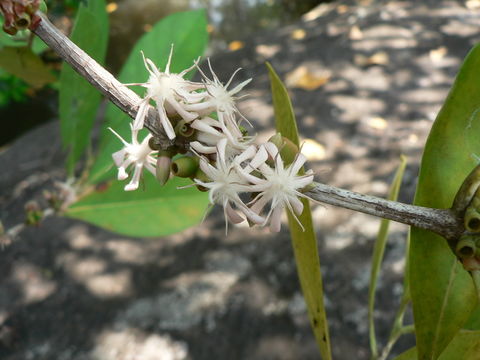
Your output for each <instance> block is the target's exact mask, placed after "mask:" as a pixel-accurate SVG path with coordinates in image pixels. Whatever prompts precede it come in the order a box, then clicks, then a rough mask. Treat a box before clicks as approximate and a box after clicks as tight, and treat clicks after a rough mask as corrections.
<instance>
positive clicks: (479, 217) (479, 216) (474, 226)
mask: <svg viewBox="0 0 480 360" xmlns="http://www.w3.org/2000/svg"><path fill="white" fill-rule="evenodd" d="M463 221H464V225H465V229H467V230H468V231H470V232H480V212H479V211H478V209H476V208H475V207H473V206H469V207H468V208H467V210H466V211H465V216H464V217H463Z"/></svg>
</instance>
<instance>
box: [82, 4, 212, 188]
mask: <svg viewBox="0 0 480 360" xmlns="http://www.w3.org/2000/svg"><path fill="white" fill-rule="evenodd" d="M207 42H208V33H207V20H206V17H205V13H204V11H203V10H197V11H188V12H180V13H175V14H173V15H170V16H168V17H166V18H165V19H163V20H161V21H159V22H158V23H157V24H156V25H155V26H154V27H153V28H152V30H151V31H150V32H148V33H146V34H145V35H144V36H143V37H142V38H140V40H139V41H138V42H137V43H136V45H135V46H134V48H133V50H132V52H131V53H130V56H129V57H128V59H127V61H126V62H125V65H124V66H123V68H122V70H121V72H120V75H119V80H120V81H121V82H123V83H138V82H143V81H146V80H147V79H148V72H147V70H146V69H145V66H144V64H143V59H142V55H141V53H140V51H143V52H144V54H145V56H146V57H148V58H150V59H151V60H152V61H153V62H154V63H155V64H156V65H157V66H158V67H159V68H160V69H164V68H165V65H166V63H167V59H168V55H169V53H170V47H171V45H172V44H174V53H173V58H172V64H171V69H170V70H171V71H172V72H180V71H182V70H184V69H186V68H188V67H190V66H192V64H193V61H194V60H195V59H197V58H198V57H199V56H201V55H202V54H203V52H204V50H205V47H206V45H207ZM132 89H133V90H135V91H136V92H137V93H138V94H140V95H143V93H144V91H145V89H144V88H142V87H140V86H132ZM130 122H131V119H130V118H129V117H128V116H127V115H125V114H124V113H123V112H122V111H121V110H119V109H118V108H117V107H116V106H115V105H113V104H109V105H108V107H107V110H106V123H105V126H104V130H103V131H102V138H101V145H100V152H99V155H98V159H97V160H96V162H95V164H94V166H93V169H92V171H91V173H90V181H91V182H99V181H101V180H104V179H108V178H110V177H112V174H113V173H112V171H108V170H109V169H110V168H111V164H112V158H111V155H112V153H113V152H115V151H117V150H118V149H119V145H120V144H119V142H118V139H116V138H115V136H113V135H112V133H111V132H110V131H108V130H107V127H111V128H113V129H115V131H117V132H118V133H119V134H120V135H122V136H123V137H125V138H130V135H129V133H130V128H129V124H130Z"/></svg>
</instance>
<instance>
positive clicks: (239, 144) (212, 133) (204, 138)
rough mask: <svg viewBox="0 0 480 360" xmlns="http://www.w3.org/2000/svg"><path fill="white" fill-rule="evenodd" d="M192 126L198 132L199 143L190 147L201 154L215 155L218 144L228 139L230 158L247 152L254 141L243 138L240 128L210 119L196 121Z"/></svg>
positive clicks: (196, 142)
mask: <svg viewBox="0 0 480 360" xmlns="http://www.w3.org/2000/svg"><path fill="white" fill-rule="evenodd" d="M190 126H191V127H192V128H194V129H195V130H197V141H192V142H191V143H190V146H191V147H192V148H193V150H195V151H196V152H198V153H201V154H215V153H216V145H217V144H218V142H219V141H220V140H221V139H227V147H226V149H227V150H226V157H227V158H230V157H232V156H234V155H236V154H239V153H241V152H243V151H245V150H246V149H247V148H248V147H249V146H250V144H251V143H252V141H253V139H254V138H253V137H246V136H243V134H242V133H241V131H240V130H239V129H238V126H232V125H231V124H229V123H222V122H220V121H218V120H215V119H212V118H210V117H204V118H202V119H197V120H194V121H193V122H192V123H191V125H190Z"/></svg>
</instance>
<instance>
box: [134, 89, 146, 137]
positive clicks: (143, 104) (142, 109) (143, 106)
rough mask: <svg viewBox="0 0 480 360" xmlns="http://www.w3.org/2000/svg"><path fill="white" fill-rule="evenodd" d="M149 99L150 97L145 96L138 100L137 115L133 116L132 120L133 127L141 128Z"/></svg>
mask: <svg viewBox="0 0 480 360" xmlns="http://www.w3.org/2000/svg"><path fill="white" fill-rule="evenodd" d="M149 101H150V98H149V97H146V98H145V99H143V100H142V101H141V102H140V105H139V107H138V111H137V115H136V116H135V120H133V129H135V130H140V129H142V128H143V124H144V122H145V115H146V114H147V110H148V102H149Z"/></svg>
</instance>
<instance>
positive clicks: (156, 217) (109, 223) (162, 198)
mask: <svg viewBox="0 0 480 360" xmlns="http://www.w3.org/2000/svg"><path fill="white" fill-rule="evenodd" d="M127 182H128V180H127ZM144 182H145V183H144V188H145V189H147V191H143V190H142V189H141V188H140V189H138V190H136V191H129V192H125V191H124V190H123V188H124V186H125V182H121V181H117V180H114V181H112V182H111V183H110V184H108V185H107V187H106V188H105V186H100V187H99V189H98V190H97V191H95V192H93V193H91V194H89V195H87V196H85V197H84V198H82V199H80V200H79V201H78V202H76V203H75V204H73V205H72V206H71V207H70V208H69V209H68V210H67V212H66V215H67V216H70V217H73V218H76V219H80V220H84V221H88V222H90V223H92V224H95V225H98V226H101V227H103V228H105V229H108V230H111V231H114V232H118V233H121V234H124V235H129V236H139V237H151V236H163V235H169V234H173V233H176V232H179V231H181V230H183V229H185V228H187V227H189V226H192V225H195V224H198V223H199V222H200V221H201V220H202V217H203V214H204V213H205V209H206V204H207V202H206V201H205V196H206V195H205V193H202V192H200V191H198V190H197V189H196V188H195V187H191V188H186V189H177V186H185V185H188V184H189V183H191V181H190V180H187V179H180V178H175V179H173V180H171V181H169V182H168V183H167V184H166V185H165V186H163V187H162V186H159V184H158V182H157V181H156V179H155V178H154V177H153V176H151V174H146V175H145V177H144Z"/></svg>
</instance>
